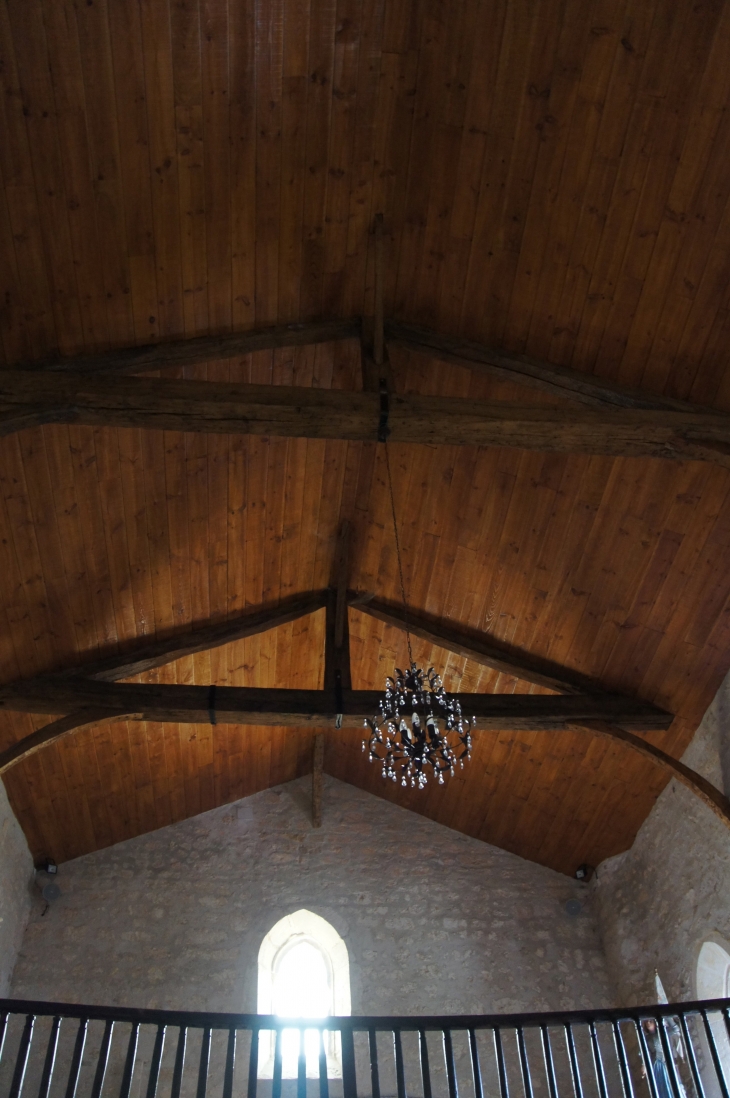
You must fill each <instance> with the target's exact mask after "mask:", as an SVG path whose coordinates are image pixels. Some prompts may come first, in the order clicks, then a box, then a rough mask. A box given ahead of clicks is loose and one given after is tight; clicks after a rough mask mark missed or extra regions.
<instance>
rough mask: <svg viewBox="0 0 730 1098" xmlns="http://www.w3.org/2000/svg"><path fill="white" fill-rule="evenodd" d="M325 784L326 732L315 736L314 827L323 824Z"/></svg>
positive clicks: (313, 766) (313, 772)
mask: <svg viewBox="0 0 730 1098" xmlns="http://www.w3.org/2000/svg"><path fill="white" fill-rule="evenodd" d="M323 786H324V733H323V732H318V733H317V735H316V736H315V737H314V757H313V762H312V827H321V826H322V788H323Z"/></svg>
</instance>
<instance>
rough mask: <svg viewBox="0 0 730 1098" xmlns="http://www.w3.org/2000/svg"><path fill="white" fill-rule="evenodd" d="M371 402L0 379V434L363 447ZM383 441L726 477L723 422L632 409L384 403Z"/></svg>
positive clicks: (276, 390) (14, 375)
mask: <svg viewBox="0 0 730 1098" xmlns="http://www.w3.org/2000/svg"><path fill="white" fill-rule="evenodd" d="M379 418H380V397H379V394H377V393H363V392H358V393H351V392H344V391H342V390H328V389H309V388H296V387H293V386H285V385H233V384H218V383H215V382H207V381H178V380H175V381H171V380H167V379H163V378H139V377H114V378H112V377H107V378H95V377H87V376H84V375H79V374H53V373H41V374H35V375H29V374H27V373H23V372H22V371H19V370H3V371H0V435H2V434H10V433H12V432H13V431H15V430H18V429H20V428H21V427H26V426H30V425H34V424H35V425H37V424H41V423H83V424H90V425H93V426H104V425H107V426H112V427H135V428H144V429H151V430H176V431H194V432H202V433H206V434H249V435H279V436H284V437H297V438H341V439H353V440H363V441H367V440H373V439H375V438H376V437H377V429H378V422H379ZM388 423H389V427H390V439H391V441H393V442H417V443H431V444H441V443H443V444H446V445H468V446H512V447H517V448H519V449H527V450H540V451H546V452H555V453H586V454H609V455H614V456H623V457H661V458H672V459H674V460H689V459H698V460H703V461H713V462H717V463H718V464H720V465H723V466H725V467H727V468H730V416H726V415H720V414H714V413H712V414H711V413H704V412H694V413H691V414H690V413H686V412H664V411H638V410H636V409H616V408H608V409H603V410H599V409H595V408H577V407H570V408H543V407H540V408H527V407H523V406H521V405H511V404H486V403H482V404H480V403H478V402H475V401H472V400H468V399H457V398H452V399H448V400H447V399H444V398H443V397H426V396H399V395H397V394H391V396H390V416H389V421H388Z"/></svg>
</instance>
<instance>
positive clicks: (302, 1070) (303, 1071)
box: [297, 1026, 307, 1098]
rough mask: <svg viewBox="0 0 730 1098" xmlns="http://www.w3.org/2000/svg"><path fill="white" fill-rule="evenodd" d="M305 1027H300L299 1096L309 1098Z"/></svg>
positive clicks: (299, 1097) (298, 1097) (298, 1058)
mask: <svg viewBox="0 0 730 1098" xmlns="http://www.w3.org/2000/svg"><path fill="white" fill-rule="evenodd" d="M305 1032H306V1031H305V1029H304V1027H303V1026H300V1027H299V1056H298V1057H297V1098H307V1049H306V1047H305V1043H304V1037H305Z"/></svg>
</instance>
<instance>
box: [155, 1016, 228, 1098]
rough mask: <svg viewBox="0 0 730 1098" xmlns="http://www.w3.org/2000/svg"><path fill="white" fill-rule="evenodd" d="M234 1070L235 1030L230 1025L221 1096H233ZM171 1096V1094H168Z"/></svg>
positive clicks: (224, 1097)
mask: <svg viewBox="0 0 730 1098" xmlns="http://www.w3.org/2000/svg"><path fill="white" fill-rule="evenodd" d="M235 1070H236V1030H235V1028H234V1027H233V1026H232V1027H231V1028H230V1029H229V1030H228V1044H227V1045H226V1070H225V1075H224V1076H223V1098H233V1073H234V1071H235ZM170 1098H172V1095H171V1096H170Z"/></svg>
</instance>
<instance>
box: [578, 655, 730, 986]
mask: <svg viewBox="0 0 730 1098" xmlns="http://www.w3.org/2000/svg"><path fill="white" fill-rule="evenodd" d="M683 760H684V762H685V763H686V764H687V765H688V766H691V767H692V768H693V769H694V770H697V771H698V772H699V773H700V774H702V775H703V776H704V777H705V778H707V779H708V780H709V781H711V782H713V784H714V785H716V786H717V787H718V788H719V789H723V790H724V792H726V793H727V792H728V790H729V789H730V781H728V776H729V772H728V766H729V763H730V676H728V678H726V680H725V682H724V683H723V685H722V687H721V688H720V690H719V691H718V693H717V695H716V697H715V700H714V701H713V703H712V705H711V706H710V708H709V709H708V710H707V713H706V714H705V717H704V719H703V721H702V723H701V725H700V727H699V728H698V730H697V733H696V735H695V737H694V739H693V741H692V743H691V744H690V746H689V747H688V749H687V751H686V752H685V754H684V756H683ZM594 895H595V898H596V900H597V902H598V915H599V919H600V923H601V930H602V936H603V942H604V946H605V949H606V957H607V960H608V964H609V969H610V972H611V976H612V978H613V980H614V983H615V985H616V988H617V991H618V993H619V997H620V999H621V1002H622V1003H625V1004H628V1003H639V1002H654V1001H655V992H654V970H655V969H657V970H658V972H659V975H660V976H661V979H662V982H663V984H664V987H665V990H666V992H667V995H668V996H669V999H670V1001H671V1000H681V999H693V998H695V996H696V985H695V971H696V964H697V955H698V953H699V949H700V946H701V944H702V942H703V941H705V940H706V939H708V938H711V939H713V940H719V941H721V942H727V941H728V940H730V829H728V828H727V827H726V826H725V825H724V824H723V823H722V822H721V820H720V819H718V817H717V816H715V815H714V813H713V812H711V811H710V809H709V808H706V807H705V805H704V804H702V802H701V801H700V800H699V799H698V798H697V797H695V795H694V794H693V793H690V791H689V790H688V789H686V788H685V787H684V786H683V785H680V784H679V783H678V782H676V781H672V782H670V784H669V785H668V786H667V788H666V789H665V790H664V792H663V793H662V794H661V796H660V797H659V799H658V800H657V803H656V805H655V806H654V808H653V809H652V811H651V813H650V815H649V816H648V818H647V820H646V821H645V823H644V824H643V826H642V828H641V830H640V831H639V834H638V835H637V837H636V840H635V842H634V845H633V846H632V848H631V850H629V851H627V853H625V854H619V855H618V856H617V857H615V858H610V859H608V860H607V861H605V862H604V863H603V864H602V865H601V866H599V867H598V877H597V880H596V882H595V886H594Z"/></svg>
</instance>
